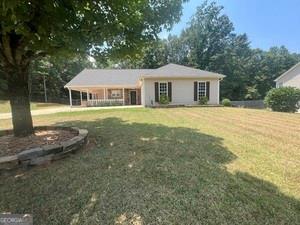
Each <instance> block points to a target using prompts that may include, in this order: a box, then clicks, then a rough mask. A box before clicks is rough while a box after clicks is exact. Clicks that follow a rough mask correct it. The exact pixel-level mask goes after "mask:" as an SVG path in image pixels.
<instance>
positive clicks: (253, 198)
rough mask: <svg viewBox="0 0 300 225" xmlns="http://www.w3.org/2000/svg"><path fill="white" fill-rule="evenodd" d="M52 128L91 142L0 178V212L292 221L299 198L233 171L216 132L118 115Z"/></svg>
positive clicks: (166, 220)
mask: <svg viewBox="0 0 300 225" xmlns="http://www.w3.org/2000/svg"><path fill="white" fill-rule="evenodd" d="M57 125H69V126H78V127H81V128H87V129H88V130H89V132H90V133H89V135H90V137H89V139H90V142H91V143H90V146H89V147H87V148H86V149H84V150H83V151H81V152H78V154H76V155H74V156H72V157H70V158H67V159H65V160H61V161H57V162H55V163H53V164H51V165H50V166H49V167H45V168H35V169H33V170H30V171H28V172H25V173H24V174H23V175H22V176H20V177H13V176H9V177H5V179H1V181H0V185H1V186H0V191H1V193H5V194H4V195H2V194H1V199H0V212H3V211H10V212H13V213H32V214H33V216H34V220H35V222H36V223H37V224H73V225H74V224H136V225H139V224H299V222H300V218H299V217H300V203H299V201H298V200H296V199H293V198H291V197H287V196H285V195H284V194H282V193H280V191H279V189H278V188H277V187H276V186H274V185H273V184H271V183H269V182H266V181H263V180H260V179H257V178H255V177H253V176H251V175H249V174H246V173H236V174H232V173H229V172H228V171H226V168H225V164H227V163H229V162H231V161H233V160H235V159H236V156H235V155H233V154H232V153H231V152H230V151H229V150H228V149H226V148H225V147H224V146H223V143H222V142H223V140H222V139H221V138H218V137H214V136H210V135H207V134H203V133H200V132H199V131H198V130H193V129H189V128H182V127H168V126H163V125H159V124H145V123H129V122H126V121H122V120H120V119H118V118H114V117H112V118H106V119H103V120H96V121H88V122H87V121H72V122H67V123H63V124H62V123H61V124H57Z"/></svg>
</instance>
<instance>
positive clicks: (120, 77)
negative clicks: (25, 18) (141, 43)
mask: <svg viewBox="0 0 300 225" xmlns="http://www.w3.org/2000/svg"><path fill="white" fill-rule="evenodd" d="M156 77H157V78H163V77H166V78H171V77H174V78H181V77H182V78H185V77H186V78H223V77H225V76H224V75H221V74H218V73H212V72H208V71H203V70H198V69H194V68H191V67H186V66H181V65H176V64H168V65H165V66H162V67H160V68H158V69H84V70H83V71H81V72H80V73H79V74H78V75H77V76H75V77H74V78H73V79H72V80H71V81H70V82H69V83H67V84H66V85H65V87H92V86H136V85H137V83H138V80H139V79H140V78H145V79H147V78H156Z"/></svg>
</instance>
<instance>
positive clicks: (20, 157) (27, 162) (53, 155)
mask: <svg viewBox="0 0 300 225" xmlns="http://www.w3.org/2000/svg"><path fill="white" fill-rule="evenodd" d="M34 129H35V130H69V131H71V132H74V131H75V132H76V134H77V135H76V136H75V137H73V138H71V139H70V140H67V141H63V142H61V143H60V144H53V145H44V146H41V147H35V148H31V149H26V150H24V151H21V152H20V153H18V154H16V155H10V156H4V157H0V170H9V169H13V168H17V167H25V168H27V167H29V166H35V165H42V164H47V163H50V162H51V161H54V160H58V159H61V158H64V157H66V156H68V154H70V153H74V152H75V151H77V150H78V149H80V148H81V147H82V146H83V145H84V144H86V143H87V136H88V130H86V129H79V128H77V127H60V126H39V127H35V128H34ZM9 134H12V130H3V131H0V136H2V135H9Z"/></svg>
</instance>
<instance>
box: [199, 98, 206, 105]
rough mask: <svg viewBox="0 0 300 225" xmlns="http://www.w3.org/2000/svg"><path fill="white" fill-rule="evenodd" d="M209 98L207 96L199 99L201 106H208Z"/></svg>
mask: <svg viewBox="0 0 300 225" xmlns="http://www.w3.org/2000/svg"><path fill="white" fill-rule="evenodd" d="M207 102H208V98H207V97H206V96H201V97H200V98H199V105H207Z"/></svg>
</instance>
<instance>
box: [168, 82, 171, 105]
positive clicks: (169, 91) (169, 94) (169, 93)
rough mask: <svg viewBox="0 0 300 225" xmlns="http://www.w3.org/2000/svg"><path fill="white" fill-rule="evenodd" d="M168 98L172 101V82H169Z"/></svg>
mask: <svg viewBox="0 0 300 225" xmlns="http://www.w3.org/2000/svg"><path fill="white" fill-rule="evenodd" d="M168 97H169V101H170V102H171V101H172V82H168Z"/></svg>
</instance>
